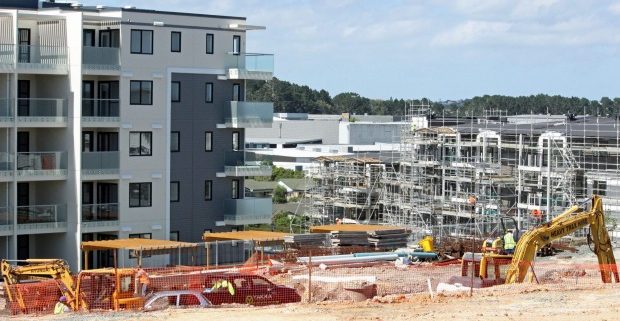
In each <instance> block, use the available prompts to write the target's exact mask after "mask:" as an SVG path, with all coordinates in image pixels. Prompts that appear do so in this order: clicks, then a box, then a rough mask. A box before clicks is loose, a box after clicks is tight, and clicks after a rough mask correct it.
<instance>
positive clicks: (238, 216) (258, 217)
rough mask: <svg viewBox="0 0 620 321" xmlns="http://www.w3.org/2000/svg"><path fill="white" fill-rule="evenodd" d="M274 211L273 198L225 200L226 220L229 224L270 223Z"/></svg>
mask: <svg viewBox="0 0 620 321" xmlns="http://www.w3.org/2000/svg"><path fill="white" fill-rule="evenodd" d="M272 211H273V204H272V201H271V198H254V197H246V198H243V199H229V200H224V222H225V224H227V225H246V224H269V223H271V215H272Z"/></svg>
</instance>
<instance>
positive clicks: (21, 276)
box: [0, 259, 84, 311]
mask: <svg viewBox="0 0 620 321" xmlns="http://www.w3.org/2000/svg"><path fill="white" fill-rule="evenodd" d="M15 263H25V265H14V264H15ZM0 269H1V271H2V278H3V279H4V284H5V288H7V291H6V293H7V297H8V299H9V301H10V302H15V301H17V303H18V305H19V307H20V309H22V310H24V309H26V302H24V298H23V297H22V295H21V293H19V291H16V293H12V291H10V290H8V285H12V284H18V283H20V282H23V281H26V280H37V279H38V280H40V279H54V280H56V281H58V287H59V288H60V292H61V293H62V295H64V296H65V297H66V298H67V303H68V304H69V306H70V307H71V309H73V310H74V311H76V310H77V309H78V305H80V304H84V303H83V302H80V301H81V298H78V294H77V293H78V292H77V291H75V284H74V281H73V277H72V276H71V270H70V269H69V265H68V264H67V262H65V261H64V260H59V259H28V260H2V261H1V262H0Z"/></svg>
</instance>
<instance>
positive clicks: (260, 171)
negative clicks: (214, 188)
mask: <svg viewBox="0 0 620 321" xmlns="http://www.w3.org/2000/svg"><path fill="white" fill-rule="evenodd" d="M271 172H272V168H271V166H270V165H250V164H245V165H235V166H224V173H225V174H226V176H233V177H241V176H271Z"/></svg>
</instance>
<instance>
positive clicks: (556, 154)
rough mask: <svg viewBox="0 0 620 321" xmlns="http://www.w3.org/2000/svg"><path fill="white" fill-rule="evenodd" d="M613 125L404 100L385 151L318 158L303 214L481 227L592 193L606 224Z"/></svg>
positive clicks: (616, 214) (612, 187) (538, 217)
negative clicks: (442, 109) (451, 110)
mask: <svg viewBox="0 0 620 321" xmlns="http://www.w3.org/2000/svg"><path fill="white" fill-rule="evenodd" d="M619 125H620V122H619V120H618V119H616V118H603V117H595V116H587V115H586V116H574V115H570V116H563V115H520V116H508V115H505V114H503V113H501V112H497V113H487V114H486V115H483V116H481V117H471V116H470V117H458V116H457V117H452V118H447V117H446V118H436V119H435V118H432V117H431V116H430V109H429V108H428V107H427V106H412V107H409V108H408V109H407V113H406V121H405V122H403V125H402V129H401V132H400V135H399V143H400V147H399V148H398V150H397V151H394V152H391V155H381V157H377V158H373V159H369V158H355V157H349V158H339V159H338V158H319V159H316V167H315V168H314V169H313V170H312V171H310V172H309V173H308V179H309V180H313V181H314V182H315V183H316V184H317V185H316V188H315V189H314V190H313V191H311V193H308V197H307V199H306V200H305V202H304V204H305V205H306V206H305V209H306V213H307V214H309V215H310V216H311V217H313V218H315V220H313V221H317V220H316V219H317V218H318V220H319V221H321V222H322V223H324V221H326V220H327V221H332V222H333V221H334V219H335V218H350V219H357V220H359V221H364V222H368V221H373V222H379V223H385V224H390V225H398V226H408V227H419V228H423V229H435V228H437V227H452V228H457V229H458V227H459V226H472V225H475V226H476V227H477V228H478V229H479V231H480V232H481V233H482V234H485V231H486V232H489V231H490V230H489V229H487V228H486V227H484V225H485V224H484V223H489V224H488V225H489V226H492V225H493V224H495V222H496V221H497V218H498V216H500V215H502V216H512V217H514V218H515V220H516V221H517V222H518V224H519V225H520V227H521V228H527V227H529V226H531V225H533V224H538V223H541V222H543V221H546V220H549V219H550V218H551V217H553V216H554V215H557V214H559V213H561V212H562V211H563V210H565V209H566V208H567V207H568V206H570V205H572V204H575V203H578V202H581V201H583V200H584V199H586V198H587V197H588V196H589V195H591V194H598V195H600V196H602V197H603V198H604V204H605V207H606V210H607V213H606V214H607V216H608V217H609V224H611V225H613V224H614V223H615V222H617V221H618V219H619V218H620V207H619V206H620V187H619V186H620V166H619V165H620V158H619V155H620V140H619V137H620V129H619ZM454 232H455V231H451V233H454ZM457 232H458V231H457ZM470 232H471V231H470ZM464 233H467V232H464Z"/></svg>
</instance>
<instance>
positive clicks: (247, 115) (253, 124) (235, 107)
mask: <svg viewBox="0 0 620 321" xmlns="http://www.w3.org/2000/svg"><path fill="white" fill-rule="evenodd" d="M272 124H273V103H269V102H249V101H231V102H230V108H227V109H226V114H225V116H224V123H223V124H218V125H217V127H218V128H271V126H272Z"/></svg>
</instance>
